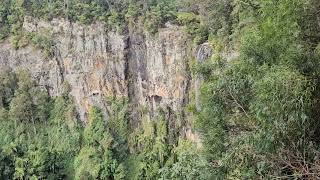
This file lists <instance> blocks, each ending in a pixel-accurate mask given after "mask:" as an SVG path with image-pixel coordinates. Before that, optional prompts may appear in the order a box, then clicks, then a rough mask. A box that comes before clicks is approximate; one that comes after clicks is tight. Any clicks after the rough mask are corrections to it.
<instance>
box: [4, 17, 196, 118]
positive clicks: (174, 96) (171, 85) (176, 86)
mask: <svg viewBox="0 0 320 180" xmlns="http://www.w3.org/2000/svg"><path fill="white" fill-rule="evenodd" d="M23 28H24V29H25V30H26V31H28V32H35V33H39V34H45V35H47V36H48V37H50V38H52V39H53V40H54V42H55V47H54V56H53V57H52V58H46V57H45V56H44V55H43V53H42V52H41V50H39V49H35V48H34V47H32V46H31V45H27V46H25V47H23V48H20V49H18V50H15V49H13V48H12V47H11V46H10V43H9V41H8V40H6V41H4V42H2V43H0V69H2V68H11V69H13V70H17V69H27V70H28V71H29V72H30V73H31V75H32V77H33V78H34V79H36V80H37V81H38V82H39V83H40V85H41V86H43V87H45V88H46V89H47V90H48V92H49V93H50V95H51V96H56V95H59V94H61V92H62V86H63V83H64V82H68V83H69V84H70V86H71V95H73V96H74V99H75V103H76V106H77V109H78V112H79V116H80V119H81V120H82V121H83V122H86V120H87V114H88V110H89V108H90V107H91V106H93V105H96V106H99V107H101V108H102V109H103V112H104V113H105V115H106V119H107V117H108V113H107V112H108V111H107V109H108V107H107V104H106V101H105V98H106V97H108V96H117V97H128V98H129V100H130V107H131V110H132V112H136V114H134V113H133V116H132V118H133V119H138V118H139V117H140V116H141V114H139V113H138V112H140V111H138V110H137V109H138V108H146V109H147V114H148V115H149V116H150V117H151V118H152V117H153V116H154V115H155V113H156V112H157V110H158V109H162V110H163V111H165V114H166V117H167V118H168V119H169V120H170V119H172V118H173V116H174V115H175V114H177V113H179V112H180V111H182V109H183V106H184V105H185V104H186V103H187V102H188V93H189V89H190V87H189V84H190V75H189V73H188V63H187V61H188V48H187V47H188V39H187V38H186V36H185V35H184V33H183V30H182V28H181V27H177V26H174V25H170V26H168V27H166V28H163V29H160V30H159V33H158V34H157V35H156V36H151V35H149V34H148V33H146V32H143V31H134V30H132V31H130V33H127V34H126V35H119V34H117V33H114V32H112V31H109V30H108V29H106V28H105V26H104V25H103V24H102V23H99V22H97V23H93V24H91V25H86V26H84V25H81V24H79V23H71V22H68V21H66V20H64V19H53V20H52V21H50V22H47V21H42V20H36V19H34V18H30V17H26V18H25V21H24V25H23Z"/></svg>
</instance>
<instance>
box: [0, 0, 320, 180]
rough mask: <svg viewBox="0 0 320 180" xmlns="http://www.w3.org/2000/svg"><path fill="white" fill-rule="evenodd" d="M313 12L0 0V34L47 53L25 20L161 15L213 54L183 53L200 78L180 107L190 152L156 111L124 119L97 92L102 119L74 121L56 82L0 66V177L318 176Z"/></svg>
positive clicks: (290, 2) (167, 1) (129, 1)
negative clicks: (230, 56) (199, 57)
mask: <svg viewBox="0 0 320 180" xmlns="http://www.w3.org/2000/svg"><path fill="white" fill-rule="evenodd" d="M319 10H320V1H318V0H214V1H213V0H198V1H196V0H42V1H40V0H2V1H1V2H0V39H1V40H5V39H10V42H11V44H12V46H13V47H14V48H17V49H18V48H21V47H23V45H24V43H25V41H29V42H31V43H32V44H33V45H34V46H36V47H38V48H41V49H42V50H43V52H44V53H45V54H46V55H47V56H48V58H50V56H52V55H53V50H52V48H53V46H54V42H53V40H52V39H50V37H46V36H43V35H41V34H35V33H26V32H24V31H23V28H22V25H23V21H24V17H25V16H30V17H33V18H39V19H44V20H47V21H50V20H51V19H53V18H65V19H68V20H69V21H74V22H79V23H82V24H89V23H92V22H95V21H100V22H103V23H105V26H106V27H108V28H109V29H110V30H113V31H117V32H118V33H126V32H128V31H129V30H130V28H132V27H135V26H141V27H142V28H144V29H145V30H146V31H148V32H149V33H150V34H154V35H156V34H157V31H158V29H159V28H162V27H164V25H165V23H167V22H170V23H172V24H175V25H179V26H183V27H184V29H185V32H186V33H187V34H188V36H189V37H190V38H192V39H193V44H190V47H193V48H195V47H196V46H197V45H199V44H201V43H203V42H208V43H209V44H210V45H211V46H212V47H213V49H214V52H215V53H214V55H213V56H212V57H211V58H210V59H209V60H207V61H206V62H205V63H203V64H198V63H196V62H195V60H194V58H193V57H190V59H189V61H190V63H189V64H190V69H191V71H192V74H193V76H195V75H197V74H198V75H199V74H201V75H202V76H203V78H204V83H203V85H202V88H201V92H202V93H201V94H202V96H201V104H202V106H201V107H202V108H201V109H200V110H199V109H197V108H195V104H194V103H193V102H194V101H190V104H189V105H188V107H186V111H187V114H188V115H189V116H190V117H191V118H192V119H193V122H194V124H193V126H194V127H195V129H196V130H197V131H198V132H199V133H200V135H201V139H202V144H203V147H202V148H200V149H199V148H196V146H195V145H194V144H193V143H192V142H189V141H188V140H185V139H183V138H182V137H181V138H177V137H176V138H175V139H170V138H171V137H169V135H168V125H167V122H166V120H165V118H164V116H163V115H162V114H161V111H159V113H158V116H157V117H156V118H154V119H152V120H151V121H150V120H148V119H147V118H142V119H141V123H140V124H139V127H130V126H129V124H130V123H128V122H129V121H130V119H129V116H128V113H130V112H129V111H128V107H127V104H128V101H129V100H128V99H125V98H124V99H118V98H115V97H106V102H107V103H108V104H109V106H110V107H111V109H112V111H111V112H110V114H109V116H110V117H109V120H108V122H104V118H103V113H102V112H101V110H100V109H99V108H98V107H92V108H91V110H90V114H89V121H88V123H87V124H86V125H85V126H84V125H83V124H82V123H81V122H79V119H78V116H77V112H76V110H75V107H74V102H73V98H72V97H71V96H70V95H69V90H70V89H69V88H68V84H67V83H66V84H65V90H64V93H63V94H62V95H61V96H59V97H49V96H48V93H47V92H46V91H45V90H44V89H43V88H41V87H39V86H38V85H37V83H36V82H35V81H33V80H32V79H31V78H30V76H29V74H28V73H27V72H25V71H17V72H10V71H7V70H1V71H0V137H1V138H0V179H275V178H280V179H290V178H293V179H317V178H320V159H319V156H320V146H319V145H320V139H319V135H320V123H319V122H318V120H319V115H320V112H319V108H320V104H319V100H320V94H319V89H320V86H319V82H320V81H319V75H320V45H319V42H320V14H319ZM1 40H0V41H1ZM230 51H236V52H238V53H239V57H238V58H237V59H235V60H232V61H231V62H229V61H227V60H226V59H224V56H222V54H225V53H228V52H230Z"/></svg>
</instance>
